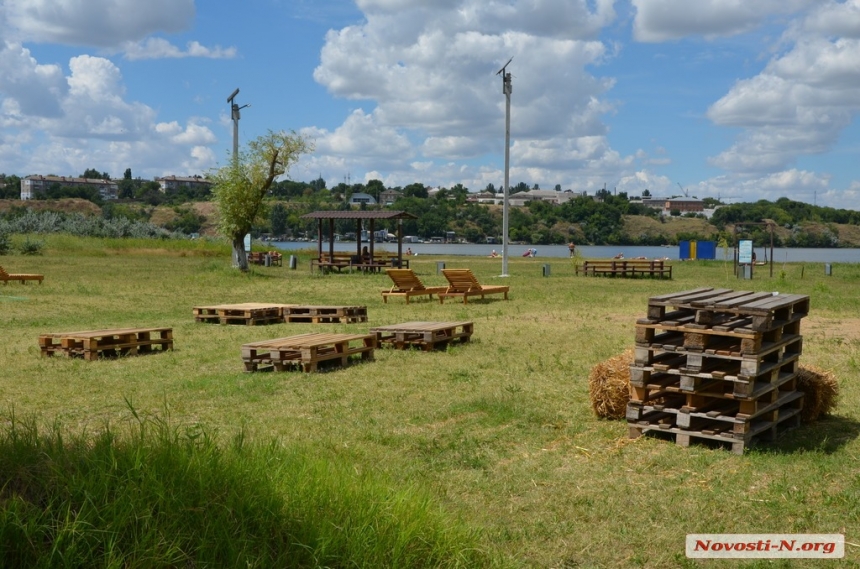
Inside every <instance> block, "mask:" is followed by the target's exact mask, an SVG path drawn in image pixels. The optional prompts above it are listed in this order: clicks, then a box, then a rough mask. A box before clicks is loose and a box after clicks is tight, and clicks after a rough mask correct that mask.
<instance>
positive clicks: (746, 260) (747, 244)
mask: <svg viewBox="0 0 860 569" xmlns="http://www.w3.org/2000/svg"><path fill="white" fill-rule="evenodd" d="M752 254H753V242H752V239H741V240H740V241H738V263H740V264H742V265H750V264H752V262H753V259H752Z"/></svg>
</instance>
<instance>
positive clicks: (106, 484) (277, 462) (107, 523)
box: [0, 414, 491, 568]
mask: <svg viewBox="0 0 860 569" xmlns="http://www.w3.org/2000/svg"><path fill="white" fill-rule="evenodd" d="M135 417H137V415H136V414H135ZM0 482H2V487H0V559H2V564H3V566H4V567H158V566H174V567H175V566H187V567H243V568H246V567H318V566H325V567H480V566H489V565H490V564H491V562H490V560H489V558H488V557H487V556H486V555H485V554H484V553H483V552H481V551H480V550H479V549H477V547H476V545H477V537H476V535H475V534H474V533H472V532H470V531H469V530H466V529H465V527H464V526H463V525H462V524H461V523H460V522H459V521H455V520H452V519H449V518H448V517H446V514H445V513H444V512H442V511H440V510H439V509H438V508H437V507H436V506H435V505H434V503H433V502H432V501H431V500H430V499H429V497H428V495H427V494H425V493H424V492H422V491H420V490H417V489H415V488H407V489H398V490H392V489H391V487H389V486H388V485H387V484H386V483H385V482H383V481H382V480H380V479H378V478H374V477H373V476H369V475H363V474H357V473H356V471H355V470H354V469H353V468H352V467H351V466H350V465H347V464H344V463H342V462H338V461H337V460H335V461H331V460H325V459H323V458H320V457H319V456H313V455H311V453H309V452H307V451H304V450H301V449H296V448H293V449H284V448H282V447H280V446H278V445H276V444H269V445H267V446H262V445H259V444H251V443H249V442H248V441H246V440H245V439H244V437H243V436H242V435H239V436H237V437H235V438H234V439H233V441H232V442H231V443H230V444H226V445H219V444H218V443H217V442H216V440H215V438H214V437H213V436H212V435H211V434H210V433H209V432H207V430H206V429H205V428H200V427H187V426H186V427H180V428H176V427H172V426H171V425H170V424H169V422H167V421H164V420H160V419H147V420H138V421H137V422H133V423H132V424H131V426H128V427H123V428H121V429H119V430H114V429H112V428H109V427H108V428H104V429H102V430H101V431H100V432H99V433H97V434H95V435H89V436H85V435H80V434H79V435H72V436H68V437H67V436H66V435H65V434H64V433H63V432H62V429H61V428H60V427H56V426H55V427H54V428H53V429H51V430H49V431H48V432H45V433H40V432H39V429H38V428H37V426H36V424H35V421H33V420H28V421H19V420H17V419H16V418H14V417H11V418H10V420H8V421H6V426H5V428H4V429H3V431H2V433H0Z"/></svg>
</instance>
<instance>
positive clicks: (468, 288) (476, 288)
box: [439, 269, 510, 304]
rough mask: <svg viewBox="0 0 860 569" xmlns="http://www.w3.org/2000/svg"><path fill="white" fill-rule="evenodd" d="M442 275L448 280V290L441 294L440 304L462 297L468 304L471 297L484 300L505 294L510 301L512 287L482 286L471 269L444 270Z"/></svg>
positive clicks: (464, 302)
mask: <svg viewBox="0 0 860 569" xmlns="http://www.w3.org/2000/svg"><path fill="white" fill-rule="evenodd" d="M442 274H443V275H445V278H446V279H448V288H447V289H446V290H445V292H442V293H439V302H440V303H443V304H444V302H445V299H446V298H448V297H454V298H457V297H460V298H462V299H463V304H466V303H467V302H468V300H469V297H470V296H480V297H481V299H482V300H483V298H484V296H485V295H488V294H504V295H505V300H507V299H508V290H509V288H510V287H508V286H506V285H505V286H502V285H482V284H481V283H479V282H478V279H477V278H475V275H474V274H473V273H472V271H470V270H469V269H442Z"/></svg>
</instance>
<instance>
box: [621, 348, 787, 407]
mask: <svg viewBox="0 0 860 569" xmlns="http://www.w3.org/2000/svg"><path fill="white" fill-rule="evenodd" d="M798 368H799V363H798V360H797V358H793V359H792V360H790V361H787V362H784V363H775V364H773V366H772V367H770V368H768V369H766V370H764V372H763V373H762V374H761V375H760V376H757V377H756V378H754V380H749V381H742V380H740V379H738V378H736V377H727V378H698V377H691V376H685V375H682V374H681V373H678V372H677V370H668V371H664V372H646V373H645V374H644V375H643V377H642V379H641V381H639V382H637V383H640V385H636V384H634V383H632V382H631V384H630V400H631V401H634V402H638V403H643V404H644V403H648V402H649V401H654V400H657V399H660V398H662V397H665V396H667V395H671V394H680V395H688V396H691V397H697V398H699V399H696V401H698V400H700V399H709V398H716V399H733V400H738V401H756V400H758V399H760V398H761V397H763V396H765V395H767V394H768V393H770V392H771V391H774V390H777V389H780V388H781V386H783V385H785V384H787V383H789V382H792V381H795V380H796V379H797V370H798ZM689 405H691V406H697V404H696V403H693V402H690V403H689Z"/></svg>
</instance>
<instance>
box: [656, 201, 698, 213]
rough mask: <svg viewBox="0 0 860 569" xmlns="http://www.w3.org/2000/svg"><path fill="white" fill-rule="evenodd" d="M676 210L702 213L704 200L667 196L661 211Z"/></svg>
mask: <svg viewBox="0 0 860 569" xmlns="http://www.w3.org/2000/svg"><path fill="white" fill-rule="evenodd" d="M672 210H678V211H680V212H681V213H689V212H693V213H702V212H703V211H704V210H705V202H703V201H702V200H700V199H697V198H669V199H667V200H665V202H664V205H663V211H667V212H669V211H672Z"/></svg>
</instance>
